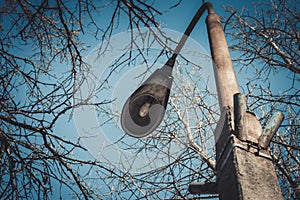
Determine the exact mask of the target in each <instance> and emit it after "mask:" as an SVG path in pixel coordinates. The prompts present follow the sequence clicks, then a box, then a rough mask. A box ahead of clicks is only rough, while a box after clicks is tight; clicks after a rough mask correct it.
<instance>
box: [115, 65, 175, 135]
mask: <svg viewBox="0 0 300 200" xmlns="http://www.w3.org/2000/svg"><path fill="white" fill-rule="evenodd" d="M169 68H170V67H169ZM171 72H172V69H167V67H166V66H164V67H163V68H161V69H157V70H156V71H155V72H154V73H153V74H152V75H151V76H150V77H149V78H148V79H147V80H146V81H145V82H144V83H143V84H142V85H141V86H140V87H139V88H138V89H137V90H136V91H135V92H134V93H133V94H132V95H131V96H130V97H129V98H128V99H127V101H126V103H125V105H124V107H123V110H122V113H121V125H122V128H123V129H124V131H125V132H126V133H127V134H129V135H131V136H133V137H144V136H146V135H148V134H150V133H151V132H152V131H154V130H155V129H156V128H157V127H158V126H159V124H160V123H161V121H162V120H163V117H164V114H165V111H166V107H167V104H168V99H169V95H170V89H171V86H172V81H173V77H172V76H171Z"/></svg>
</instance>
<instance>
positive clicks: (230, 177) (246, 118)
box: [189, 13, 283, 200]
mask: <svg viewBox="0 0 300 200" xmlns="http://www.w3.org/2000/svg"><path fill="white" fill-rule="evenodd" d="M206 24H207V30H208V35H209V43H210V49H211V55H212V59H213V61H214V63H213V65H214V74H215V80H216V87H217V92H218V99H219V106H220V110H221V118H220V121H219V123H218V125H217V128H216V130H215V133H214V134H215V141H216V160H217V165H216V170H217V183H208V184H205V183H192V184H191V185H190V187H189V190H190V192H191V193H206V194H207V193H218V194H219V198H220V199H221V200H227V199H228V200H235V199H238V200H244V199H249V200H250V199H253V200H256V199H272V200H281V199H282V194H281V190H280V187H279V184H278V180H277V176H276V172H275V168H274V165H273V162H272V158H271V156H270V152H269V149H268V146H269V143H270V141H271V139H272V137H273V135H274V133H275V132H276V131H277V129H278V127H279V125H280V124H281V122H282V120H283V115H282V114H281V113H277V114H276V115H274V116H273V118H272V120H271V121H270V122H269V124H268V125H267V127H265V129H264V131H263V130H262V127H261V124H260V122H259V120H258V119H257V118H256V117H255V115H254V114H253V113H249V112H246V99H245V96H244V95H242V94H239V88H238V84H237V80H236V77H235V74H234V70H233V67H232V63H231V58H230V55H229V50H228V46H227V43H226V39H225V36H224V32H223V29H222V25H221V21H220V18H219V17H218V15H216V14H213V13H209V14H208V17H207V19H206Z"/></svg>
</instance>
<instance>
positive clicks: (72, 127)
mask: <svg viewBox="0 0 300 200" xmlns="http://www.w3.org/2000/svg"><path fill="white" fill-rule="evenodd" d="M170 2H174V0H158V1H157V3H156V4H155V5H156V6H157V7H156V8H157V9H158V10H166V9H167V7H168V6H169V5H170ZM211 2H212V4H213V6H214V9H215V12H216V13H217V14H219V15H220V16H222V17H225V18H228V17H229V16H230V14H229V13H225V12H224V9H223V6H224V5H232V7H234V8H235V9H236V10H239V9H241V8H242V7H245V8H247V9H251V3H252V2H256V1H252V0H246V1H241V0H223V1H219V0H212V1H211ZM201 4H202V1H200V0H183V1H182V2H181V4H180V5H179V6H178V7H176V8H174V9H171V10H170V11H168V12H165V13H163V15H162V16H159V17H158V18H157V19H158V20H159V22H161V23H162V24H163V25H164V27H165V28H167V29H168V30H171V31H175V32H176V34H178V33H183V32H184V30H185V29H186V27H187V25H188V23H189V22H190V20H191V19H192V17H193V16H194V14H195V13H196V11H197V10H198V8H199V7H200V6H201ZM105 12H107V13H109V12H110V11H109V10H106V11H105ZM101 20H102V21H103V24H105V23H106V21H105V20H104V19H101ZM204 20H205V17H202V19H201V20H200V21H199V22H198V24H197V25H196V27H195V30H194V31H193V32H192V34H191V38H192V39H193V40H194V41H196V43H198V44H199V45H200V46H201V47H203V49H204V50H205V51H206V52H209V44H208V37H207V33H206V32H207V31H206V26H205V22H204ZM107 22H108V21H107ZM120 24H122V19H121V22H120ZM125 29H126V27H123V26H122V25H121V26H120V28H119V29H118V30H117V31H116V33H123V32H124V31H125ZM176 34H175V35H176ZM84 37H85V36H84ZM87 43H89V45H90V52H92V49H94V48H96V47H97V46H98V45H100V43H97V42H96V43H95V41H94V40H91V41H89V40H87ZM89 56H91V54H89ZM102 70H105V69H102ZM100 71H101V70H100ZM136 72H137V71H134V72H132V73H136ZM130 73H131V72H130ZM131 75H132V74H131ZM243 78H244V76H242V75H241V76H238V79H239V81H240V84H241V85H243V84H245V83H246V82H244V81H243ZM130 79H131V77H130V74H128V73H127V74H126V73H124V74H123V76H122V77H121V78H120V79H119V80H116V82H117V83H118V84H116V85H120V84H124V88H122V89H119V92H120V93H121V92H122V94H124V95H126V93H127V91H126V90H127V89H126V87H127V88H129V90H130V88H131V89H132V90H134V84H133V85H131V83H132V82H131V80H130ZM274 79H276V77H275V78H274ZM120 81H122V82H123V83H120ZM125 85H126V87H125ZM278 86H281V87H283V88H284V86H283V85H282V84H278ZM129 94H130V92H128V95H129ZM126 98H127V97H126V96H124V99H126ZM119 112H120V110H119ZM77 114H79V115H81V118H80V119H75V120H74V119H72V120H70V121H69V117H68V116H66V117H63V118H62V119H61V120H60V121H58V124H57V125H56V129H55V132H57V133H60V132H61V133H63V135H64V136H65V137H67V138H72V137H73V138H76V137H78V132H77V131H78V129H76V125H77V128H79V129H80V127H81V125H79V124H78V120H82V121H81V122H80V123H81V124H85V125H86V126H90V127H94V126H95V123H96V124H97V122H95V123H93V120H94V119H91V118H90V117H88V116H90V115H96V113H88V114H87V113H86V112H85V113H80V112H79V113H77ZM83 116H84V117H83ZM75 118H76V117H75ZM83 118H85V120H84V119H83ZM76 120H77V121H76ZM76 123H77V124H76ZM98 123H99V122H98ZM81 128H82V127H81ZM118 128H119V127H112V126H110V127H108V128H107V130H105V129H102V130H98V131H100V132H101V131H103V130H104V131H105V132H107V131H109V132H110V133H111V134H113V131H112V130H114V131H116V132H119V133H122V130H117V129H118ZM92 134H94V133H92ZM98 136H99V135H98ZM100 136H101V134H100ZM110 140H113V139H112V138H109V139H108V140H107V138H105V137H104V138H97V139H93V142H94V143H95V144H92V145H91V146H92V147H95V146H97V148H91V146H90V144H91V143H90V142H91V141H90V142H89V143H88V144H89V145H88V146H89V150H91V152H89V153H91V154H92V155H93V156H95V155H96V154H97V152H98V150H99V142H100V146H102V145H105V144H104V143H105V142H104V143H101V142H103V141H110ZM106 145H107V144H106ZM117 151H118V149H116V148H113V149H110V151H109V152H108V151H103V153H105V156H106V157H109V158H110V159H111V158H113V159H116V158H115V157H116V156H117V155H116V154H115V152H117ZM85 156H86V155H85Z"/></svg>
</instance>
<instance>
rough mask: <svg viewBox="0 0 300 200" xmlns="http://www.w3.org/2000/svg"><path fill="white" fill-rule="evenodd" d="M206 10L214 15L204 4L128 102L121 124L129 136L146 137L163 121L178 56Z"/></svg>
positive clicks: (211, 23)
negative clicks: (161, 63) (161, 65)
mask: <svg viewBox="0 0 300 200" xmlns="http://www.w3.org/2000/svg"><path fill="white" fill-rule="evenodd" d="M206 9H207V10H208V13H209V16H210V15H214V16H215V14H214V10H213V7H212V5H211V3H210V2H206V3H204V4H203V5H202V6H201V7H200V8H199V10H198V11H197V13H196V14H195V16H194V18H193V19H192V21H191V22H190V24H189V26H188V27H187V29H186V31H185V32H184V35H183V36H182V38H181V39H180V41H179V43H178V45H177V46H176V49H175V51H174V53H173V55H172V56H171V58H170V59H169V60H168V61H167V62H166V64H165V65H164V66H163V67H162V68H160V69H157V70H156V71H155V72H154V73H153V74H152V75H151V76H150V77H149V78H148V79H147V80H146V81H145V82H144V83H143V84H142V85H141V86H140V87H139V88H138V89H137V90H136V91H135V92H134V93H133V94H132V95H131V96H130V97H129V98H128V99H127V101H126V103H125V104H124V107H123V109H122V114H121V125H122V128H123V129H124V131H125V132H126V133H127V134H129V135H131V136H133V137H144V136H146V135H148V134H150V133H151V132H152V131H154V130H155V129H156V128H157V127H158V126H159V124H160V123H161V121H162V120H163V117H164V114H165V111H166V107H167V103H168V99H169V94H170V89H171V86H172V81H173V77H172V69H173V67H174V63H175V60H176V57H177V55H178V54H179V53H180V50H181V49H182V47H183V45H184V44H185V42H186V40H187V39H188V37H189V35H190V33H191V32H192V30H193V29H194V27H195V25H196V23H197V22H198V20H199V19H200V17H201V16H202V14H203V13H204V11H205V10H206ZM214 19H215V20H211V21H210V22H209V24H210V26H213V23H215V22H216V20H218V18H215V17H214ZM225 45H226V44H225ZM228 57H229V53H228ZM229 58H230V57H229ZM231 71H233V70H231ZM236 88H237V84H236Z"/></svg>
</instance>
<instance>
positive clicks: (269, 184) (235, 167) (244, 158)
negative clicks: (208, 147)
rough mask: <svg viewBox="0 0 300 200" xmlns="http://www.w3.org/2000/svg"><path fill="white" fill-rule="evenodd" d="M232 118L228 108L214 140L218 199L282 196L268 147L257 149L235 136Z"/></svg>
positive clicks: (274, 198)
mask: <svg viewBox="0 0 300 200" xmlns="http://www.w3.org/2000/svg"><path fill="white" fill-rule="evenodd" d="M232 118H233V116H232V112H231V110H230V108H228V109H227V117H226V121H225V123H224V128H223V131H222V133H221V134H220V138H219V140H218V142H217V144H216V148H217V149H216V150H217V173H218V174H217V177H218V181H217V184H218V193H219V195H220V199H221V200H227V199H228V200H235V199H236V200H246V199H247V200H252V199H253V200H260V199H262V200H268V199H271V200H282V199H283V198H282V194H281V190H280V187H279V184H278V180H277V177H276V172H275V168H274V165H273V162H272V160H271V158H270V154H269V151H268V150H262V149H259V148H258V145H257V144H255V143H253V142H252V141H241V140H239V139H238V138H237V137H236V136H235V135H234V133H235V131H234V130H233V127H234V124H233V122H232V121H233V119H232ZM245 123H247V120H246V121H245ZM260 131H261V130H260Z"/></svg>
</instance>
